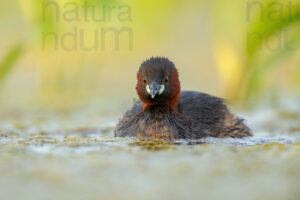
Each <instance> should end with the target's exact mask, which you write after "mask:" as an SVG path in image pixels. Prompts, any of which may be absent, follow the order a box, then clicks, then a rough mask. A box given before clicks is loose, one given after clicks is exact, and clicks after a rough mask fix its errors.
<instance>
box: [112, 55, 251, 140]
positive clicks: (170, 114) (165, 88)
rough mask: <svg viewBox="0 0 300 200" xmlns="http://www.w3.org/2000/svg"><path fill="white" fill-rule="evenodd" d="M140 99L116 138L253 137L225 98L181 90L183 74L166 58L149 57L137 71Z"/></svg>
mask: <svg viewBox="0 0 300 200" xmlns="http://www.w3.org/2000/svg"><path fill="white" fill-rule="evenodd" d="M136 92H137V95H138V96H139V99H140V100H138V101H137V102H136V103H135V104H134V105H133V106H132V108H131V109H129V110H128V111H127V112H126V113H125V114H124V116H123V117H122V118H121V119H120V120H119V122H118V123H117V125H116V127H115V129H114V136H115V137H138V138H155V139H200V138H205V137H217V138H225V137H231V138H243V137H248V136H252V131H251V130H250V128H249V127H248V126H247V125H246V124H245V122H244V120H243V119H241V118H239V117H238V116H236V115H234V114H232V112H230V110H229V109H228V108H227V106H226V103H225V100H224V99H222V98H219V97H215V96H212V95H209V94H206V93H202V92H197V91H181V87H180V81H179V73H178V70H177V68H176V67H175V65H174V63H173V62H172V61H170V60H169V59H168V58H166V57H151V58H149V59H147V60H145V61H144V62H143V63H142V64H141V66H140V67H139V70H138V72H137V84H136Z"/></svg>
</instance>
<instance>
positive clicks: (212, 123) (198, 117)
mask: <svg viewBox="0 0 300 200" xmlns="http://www.w3.org/2000/svg"><path fill="white" fill-rule="evenodd" d="M142 112H143V105H142V102H141V101H138V102H136V103H135V104H134V106H133V107H132V108H131V109H130V110H129V111H127V112H126V113H125V115H124V117H123V118H122V119H121V120H120V122H119V123H118V125H117V127H116V130H115V135H116V136H120V135H122V133H124V132H122V130H125V128H127V129H128V127H129V126H131V124H133V120H136V119H135V118H137V117H138V116H139V115H140V113H142ZM173 113H175V116H179V115H181V116H183V117H184V119H185V120H186V123H185V124H189V127H188V129H189V134H188V135H189V138H191V137H192V138H201V137H207V136H211V137H227V136H229V137H245V136H250V135H251V132H250V130H249V128H248V127H247V126H246V125H245V124H244V123H243V120H242V119H240V118H238V117H236V116H234V115H233V114H231V113H230V111H229V110H228V109H227V107H226V105H225V104H224V100H223V99H221V98H218V97H214V96H211V95H208V94H205V93H201V92H194V91H183V92H181V95H180V100H179V104H178V109H177V111H173ZM173 113H172V114H173ZM176 113H177V115H176ZM180 118H181V119H182V117H180ZM133 125H134V124H133ZM145 128H147V127H145ZM131 130H132V129H131ZM126 134H130V133H126ZM126 134H125V135H124V134H123V135H122V136H126ZM129 136H134V134H133V135H131V134H130V135H129Z"/></svg>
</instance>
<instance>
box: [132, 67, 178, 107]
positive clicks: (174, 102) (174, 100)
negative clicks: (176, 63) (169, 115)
mask: <svg viewBox="0 0 300 200" xmlns="http://www.w3.org/2000/svg"><path fill="white" fill-rule="evenodd" d="M137 79H138V82H137V86H136V90H137V94H138V95H139V97H140V99H141V101H142V103H143V110H145V109H147V108H148V107H150V106H155V105H167V106H168V107H169V109H170V110H177V107H178V103H179V99H180V82H179V78H178V71H177V69H176V68H175V69H174V72H173V74H172V77H171V85H172V90H171V95H170V98H169V99H168V100H167V101H164V102H156V103H153V102H149V101H147V100H145V99H144V98H143V95H142V88H141V85H142V77H141V75H140V73H139V72H138V73H137Z"/></svg>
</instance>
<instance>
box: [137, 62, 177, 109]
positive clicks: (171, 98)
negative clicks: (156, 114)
mask: <svg viewBox="0 0 300 200" xmlns="http://www.w3.org/2000/svg"><path fill="white" fill-rule="evenodd" d="M136 90H137V93H138V95H139V97H140V99H141V101H142V102H143V108H144V109H146V108H147V107H149V106H155V105H168V106H169V108H170V109H171V110H175V109H177V105H178V101H179V98H180V82H179V78H178V71H177V69H176V67H175V66H174V64H173V63H172V62H171V61H170V60H168V59H167V58H163V57H155V58H153V57H152V58H150V59H148V60H146V61H144V62H143V63H142V64H141V66H140V69H139V71H138V73H137V86H136Z"/></svg>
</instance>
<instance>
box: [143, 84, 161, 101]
mask: <svg viewBox="0 0 300 200" xmlns="http://www.w3.org/2000/svg"><path fill="white" fill-rule="evenodd" d="M164 90H165V86H164V85H160V84H158V83H156V82H152V83H151V84H150V85H147V86H146V91H147V92H148V94H150V96H151V98H152V99H154V98H155V96H156V95H157V94H162V93H163V91H164Z"/></svg>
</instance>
